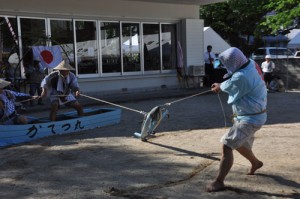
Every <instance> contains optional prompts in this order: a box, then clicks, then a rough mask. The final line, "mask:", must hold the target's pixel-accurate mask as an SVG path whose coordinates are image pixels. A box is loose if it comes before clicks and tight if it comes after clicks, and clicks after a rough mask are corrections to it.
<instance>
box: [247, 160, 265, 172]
mask: <svg viewBox="0 0 300 199" xmlns="http://www.w3.org/2000/svg"><path fill="white" fill-rule="evenodd" d="M263 165H264V163H263V162H261V161H258V162H257V164H253V165H252V167H251V169H250V171H249V172H248V173H247V175H254V173H255V171H256V170H257V169H259V168H261V167H262V166H263Z"/></svg>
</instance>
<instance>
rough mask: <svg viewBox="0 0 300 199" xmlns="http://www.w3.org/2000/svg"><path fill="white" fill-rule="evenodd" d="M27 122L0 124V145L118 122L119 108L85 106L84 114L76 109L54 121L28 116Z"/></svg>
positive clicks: (58, 116) (59, 115)
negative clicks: (78, 113)
mask: <svg viewBox="0 0 300 199" xmlns="http://www.w3.org/2000/svg"><path fill="white" fill-rule="evenodd" d="M28 119H29V123H28V124H24V125H23V124H22V125H0V147H5V146H10V145H13V144H19V143H24V142H30V141H32V140H36V139H39V138H42V137H46V136H52V135H59V134H68V133H74V132H78V131H84V130H88V129H94V128H98V127H103V126H108V125H113V124H118V123H120V120H121V109H116V108H86V109H84V116H77V112H76V111H71V112H67V113H63V114H58V115H57V120H56V121H50V120H49V119H48V118H46V117H45V118H36V117H31V116H28Z"/></svg>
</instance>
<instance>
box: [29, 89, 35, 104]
mask: <svg viewBox="0 0 300 199" xmlns="http://www.w3.org/2000/svg"><path fill="white" fill-rule="evenodd" d="M35 90H36V86H35V84H30V85H29V94H30V95H31V96H34V93H35ZM30 105H31V106H33V105H34V101H33V100H30Z"/></svg>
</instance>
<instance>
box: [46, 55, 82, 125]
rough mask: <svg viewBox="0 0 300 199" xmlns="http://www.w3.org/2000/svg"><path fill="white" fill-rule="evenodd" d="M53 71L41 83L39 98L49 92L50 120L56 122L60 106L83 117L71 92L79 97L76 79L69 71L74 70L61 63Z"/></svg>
mask: <svg viewBox="0 0 300 199" xmlns="http://www.w3.org/2000/svg"><path fill="white" fill-rule="evenodd" d="M54 70H55V71H53V72H52V73H50V74H49V75H47V76H46V77H45V78H44V79H43V81H42V83H41V87H42V94H41V97H45V96H46V95H47V92H48V90H50V101H51V110H50V120H51V121H55V120H56V114H57V111H58V108H59V107H60V105H63V104H64V105H66V106H70V107H72V108H74V109H76V110H77V113H78V115H79V116H81V115H83V109H82V106H81V104H80V103H79V102H78V101H77V100H76V98H75V97H74V96H73V95H72V93H71V92H75V96H76V97H78V96H80V91H79V85H78V82H77V78H76V76H75V75H74V73H71V72H70V71H71V70H75V69H74V68H73V67H72V66H70V65H69V63H67V62H65V61H62V62H61V63H60V64H59V65H58V66H56V67H55V68H54Z"/></svg>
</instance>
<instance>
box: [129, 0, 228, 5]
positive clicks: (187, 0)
mask: <svg viewBox="0 0 300 199" xmlns="http://www.w3.org/2000/svg"><path fill="white" fill-rule="evenodd" d="M124 1H141V2H154V3H168V4H188V5H206V4H213V3H218V2H224V1H225V0H124Z"/></svg>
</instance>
